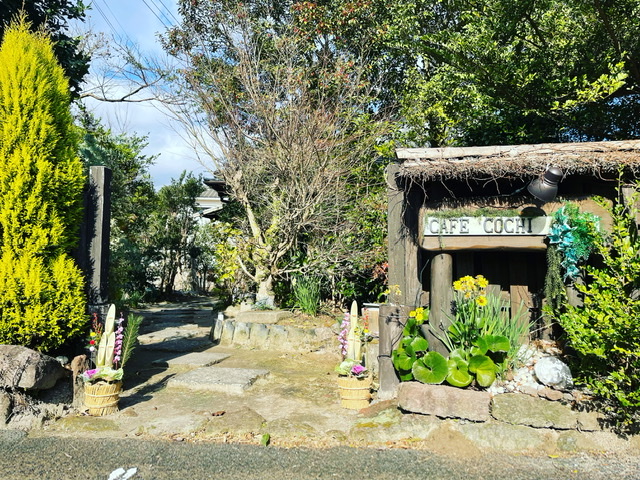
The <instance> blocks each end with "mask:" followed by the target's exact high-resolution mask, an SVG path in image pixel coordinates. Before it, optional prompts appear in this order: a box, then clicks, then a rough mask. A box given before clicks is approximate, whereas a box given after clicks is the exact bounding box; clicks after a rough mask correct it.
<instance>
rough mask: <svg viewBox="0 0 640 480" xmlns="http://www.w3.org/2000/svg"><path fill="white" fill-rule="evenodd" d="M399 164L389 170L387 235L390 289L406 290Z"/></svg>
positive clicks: (390, 295)
mask: <svg viewBox="0 0 640 480" xmlns="http://www.w3.org/2000/svg"><path fill="white" fill-rule="evenodd" d="M398 171H399V166H398V165H397V164H391V165H389V168H388V171H387V189H388V190H387V195H388V212H387V228H388V232H387V236H388V240H389V242H388V243H389V270H388V278H389V291H390V292H393V291H395V289H396V288H397V289H399V290H400V291H401V292H403V293H404V292H405V291H406V288H405V273H406V272H405V258H406V238H405V237H406V233H405V232H403V230H404V228H403V223H402V215H403V210H404V194H403V191H402V189H401V188H400V186H399V184H398V183H399V180H398V178H397V175H398ZM399 301H400V299H399V298H398V299H397V298H394V296H393V294H392V293H390V294H389V302H392V303H398V302H399Z"/></svg>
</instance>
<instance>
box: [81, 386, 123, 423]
mask: <svg viewBox="0 0 640 480" xmlns="http://www.w3.org/2000/svg"><path fill="white" fill-rule="evenodd" d="M120 392H122V382H116V383H106V382H98V383H90V384H86V385H85V386H84V405H85V406H86V407H87V408H88V409H89V415H93V416H95V417H101V416H103V415H109V414H111V413H115V412H117V411H118V401H119V400H120Z"/></svg>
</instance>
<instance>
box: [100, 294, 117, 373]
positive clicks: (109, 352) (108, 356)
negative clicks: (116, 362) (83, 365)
mask: <svg viewBox="0 0 640 480" xmlns="http://www.w3.org/2000/svg"><path fill="white" fill-rule="evenodd" d="M115 323H116V306H115V305H113V304H111V305H110V306H109V311H108V312H107V318H106V320H105V322H104V333H103V334H102V338H101V339H100V344H99V345H98V356H97V358H96V367H104V366H111V364H112V363H113V349H114V347H115V343H116V333H115Z"/></svg>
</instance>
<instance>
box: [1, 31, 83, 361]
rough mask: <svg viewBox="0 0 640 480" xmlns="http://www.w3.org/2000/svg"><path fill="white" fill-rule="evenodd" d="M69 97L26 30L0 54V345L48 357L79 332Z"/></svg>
mask: <svg viewBox="0 0 640 480" xmlns="http://www.w3.org/2000/svg"><path fill="white" fill-rule="evenodd" d="M69 104H70V100H69V87H68V83H67V80H66V78H65V77H64V73H63V71H62V68H61V67H60V66H59V65H58V64H57V63H56V60H55V57H54V54H53V50H52V44H51V42H50V41H49V39H48V38H47V37H46V36H45V35H44V34H33V33H30V32H29V31H28V26H27V25H25V23H24V22H22V23H18V24H16V25H13V26H12V27H10V28H9V29H7V30H6V32H5V35H4V38H3V42H2V45H1V46H0V342H1V343H15V344H21V345H25V346H28V347H32V348H36V349H39V350H45V351H49V350H53V349H55V348H57V347H59V346H60V345H62V344H63V343H65V342H66V341H67V340H69V339H70V338H72V337H73V336H75V335H77V334H79V333H80V331H81V330H82V328H83V326H84V324H85V299H84V288H83V282H82V275H81V273H80V270H79V269H78V268H77V266H76V265H75V264H74V262H73V260H72V259H71V258H70V257H69V255H68V252H69V251H70V250H71V248H72V247H73V246H74V245H75V244H76V242H77V238H76V235H75V232H76V231H77V230H78V225H79V222H80V216H81V208H82V204H81V202H82V189H83V186H84V182H85V179H84V174H83V171H82V164H81V162H80V161H79V159H78V158H77V157H76V151H77V137H76V135H75V134H74V129H73V123H72V117H71V113H70V110H69Z"/></svg>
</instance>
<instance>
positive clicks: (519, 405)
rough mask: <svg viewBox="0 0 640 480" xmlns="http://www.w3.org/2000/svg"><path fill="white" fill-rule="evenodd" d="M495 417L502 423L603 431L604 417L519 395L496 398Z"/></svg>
mask: <svg viewBox="0 0 640 480" xmlns="http://www.w3.org/2000/svg"><path fill="white" fill-rule="evenodd" d="M491 415H492V416H493V418H495V419H496V420H498V421H499V422H505V423H510V424H512V425H524V426H530V427H534V428H554V429H559V430H578V429H580V430H583V431H594V430H600V429H601V427H600V415H599V414H597V413H594V412H577V411H574V410H572V409H571V407H569V406H568V405H563V404H561V403H560V402H551V401H549V400H545V399H542V398H535V397H530V396H529V395H522V394H518V393H505V394H504V395H496V396H495V397H493V400H492V405H491Z"/></svg>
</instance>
